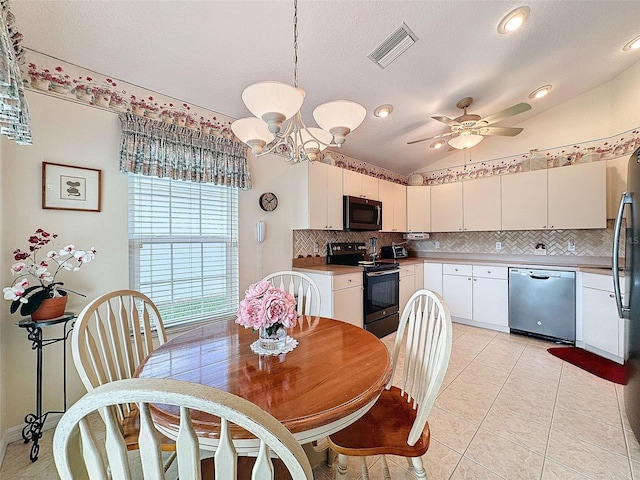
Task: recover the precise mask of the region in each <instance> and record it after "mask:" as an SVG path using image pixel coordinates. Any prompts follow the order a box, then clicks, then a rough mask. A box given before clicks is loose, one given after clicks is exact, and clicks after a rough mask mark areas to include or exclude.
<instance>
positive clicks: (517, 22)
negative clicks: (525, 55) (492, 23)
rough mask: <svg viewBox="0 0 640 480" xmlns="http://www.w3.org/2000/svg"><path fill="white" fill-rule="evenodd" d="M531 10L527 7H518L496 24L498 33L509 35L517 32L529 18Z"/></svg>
mask: <svg viewBox="0 0 640 480" xmlns="http://www.w3.org/2000/svg"><path fill="white" fill-rule="evenodd" d="M529 12H531V9H530V8H529V7H527V6H522V7H518V8H516V9H515V10H512V11H511V12H509V13H508V14H507V15H506V16H505V17H504V18H503V19H502V20H501V21H500V23H499V24H498V33H511V32H515V31H516V30H518V29H519V28H520V27H521V26H522V25H523V24H524V22H525V20H526V19H527V17H528V16H529Z"/></svg>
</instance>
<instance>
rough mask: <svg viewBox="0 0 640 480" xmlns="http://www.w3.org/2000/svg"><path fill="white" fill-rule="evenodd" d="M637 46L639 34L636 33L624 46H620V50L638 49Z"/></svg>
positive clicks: (639, 42)
mask: <svg viewBox="0 0 640 480" xmlns="http://www.w3.org/2000/svg"><path fill="white" fill-rule="evenodd" d="M639 48H640V35H638V36H637V37H636V38H634V39H633V40H631V41H629V42H628V43H627V44H626V45H625V46H624V47H622V50H624V51H625V52H627V51H629V50H638V49H639Z"/></svg>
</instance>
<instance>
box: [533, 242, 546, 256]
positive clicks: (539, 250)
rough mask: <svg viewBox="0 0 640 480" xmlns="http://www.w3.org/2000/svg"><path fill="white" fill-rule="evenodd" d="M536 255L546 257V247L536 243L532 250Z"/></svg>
mask: <svg viewBox="0 0 640 480" xmlns="http://www.w3.org/2000/svg"><path fill="white" fill-rule="evenodd" d="M534 253H535V254H536V255H546V254H547V246H546V245H545V244H544V243H536V248H535V250H534Z"/></svg>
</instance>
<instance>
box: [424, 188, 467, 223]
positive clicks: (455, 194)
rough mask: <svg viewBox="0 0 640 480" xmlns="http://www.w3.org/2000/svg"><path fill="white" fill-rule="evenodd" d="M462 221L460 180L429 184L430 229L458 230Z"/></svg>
mask: <svg viewBox="0 0 640 480" xmlns="http://www.w3.org/2000/svg"><path fill="white" fill-rule="evenodd" d="M462 230H463V222H462V182H454V183H445V184H442V185H432V186H431V231H432V232H460V231H462Z"/></svg>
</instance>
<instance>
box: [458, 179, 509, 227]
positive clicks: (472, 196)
mask: <svg viewBox="0 0 640 480" xmlns="http://www.w3.org/2000/svg"><path fill="white" fill-rule="evenodd" d="M462 204H463V211H464V214H463V217H464V229H465V230H469V231H472V232H473V231H475V232H477V231H482V230H493V231H495V230H501V229H502V206H501V200H500V177H499V176H494V177H486V178H479V179H477V180H465V181H463V182H462Z"/></svg>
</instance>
